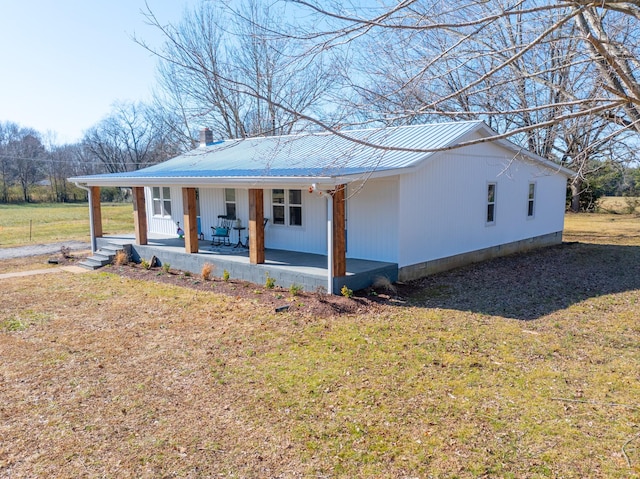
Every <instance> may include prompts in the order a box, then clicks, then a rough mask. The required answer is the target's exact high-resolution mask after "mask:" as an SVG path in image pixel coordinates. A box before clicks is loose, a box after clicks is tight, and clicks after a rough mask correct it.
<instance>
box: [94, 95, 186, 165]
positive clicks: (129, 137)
mask: <svg viewBox="0 0 640 479" xmlns="http://www.w3.org/2000/svg"><path fill="white" fill-rule="evenodd" d="M149 114H150V110H148V108H147V106H145V105H144V104H141V103H138V104H134V103H119V104H116V105H115V106H114V108H113V111H112V113H111V115H109V116H108V117H107V118H105V119H104V120H102V121H101V122H100V123H98V124H97V125H96V126H94V127H92V128H90V129H89V130H88V131H87V132H86V133H85V135H84V138H83V140H82V145H83V147H84V149H85V154H84V156H85V159H86V160H87V161H89V162H101V163H102V164H103V166H104V168H105V169H106V171H107V172H109V173H118V172H125V171H134V170H138V169H140V168H143V167H145V166H149V165H152V164H155V163H158V162H161V161H164V160H166V159H168V158H170V157H171V156H175V154H177V150H176V148H175V147H174V145H173V144H171V143H170V142H167V141H166V137H165V134H164V130H163V129H162V127H163V125H157V124H156V123H155V122H154V121H153V116H150V115H149Z"/></svg>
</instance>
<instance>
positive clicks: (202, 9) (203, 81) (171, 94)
mask: <svg viewBox="0 0 640 479" xmlns="http://www.w3.org/2000/svg"><path fill="white" fill-rule="evenodd" d="M235 4H236V5H239V6H238V8H237V9H231V7H230V6H228V5H227V6H221V5H216V4H214V3H213V2H203V3H201V4H200V5H199V6H198V7H197V8H196V9H194V10H193V11H192V12H191V13H189V14H187V15H186V16H185V18H184V19H183V21H182V23H180V24H179V25H177V26H170V25H169V26H165V25H162V24H160V22H159V21H158V19H157V18H156V17H155V16H154V15H153V13H152V12H151V11H149V12H148V13H147V18H148V21H149V23H150V24H151V25H153V26H155V27H156V28H158V29H159V30H160V31H161V32H162V33H163V34H164V37H165V44H164V46H163V47H162V48H161V49H154V48H151V47H150V46H149V45H147V44H145V43H144V42H142V41H139V43H140V44H141V45H143V46H145V48H148V49H149V50H151V51H152V52H153V53H155V54H156V55H158V56H159V58H160V59H161V63H160V67H159V75H160V86H161V90H160V91H159V92H158V94H157V101H156V102H157V103H158V104H159V105H161V106H162V109H163V110H164V111H165V113H166V112H167V110H169V111H172V112H173V113H174V114H173V115H166V116H167V117H169V118H171V120H170V121H169V122H168V123H169V124H171V125H174V126H176V127H178V128H179V129H180V131H181V132H182V137H183V138H186V137H187V136H190V137H193V133H194V130H197V129H198V128H199V127H200V126H202V125H208V126H209V127H210V128H211V129H212V130H213V131H214V133H215V134H216V135H217V136H218V137H220V138H244V137H249V136H256V135H276V134H287V133H290V132H292V131H295V130H296V129H301V128H302V126H303V123H302V122H301V120H302V119H303V118H304V116H305V115H312V114H314V113H315V114H320V108H319V105H320V103H321V101H322V98H323V97H324V95H325V94H326V93H327V91H329V90H330V88H331V84H332V78H333V73H332V72H331V71H329V69H328V68H327V67H326V66H325V63H323V62H322V61H319V59H317V58H307V59H302V57H301V56H300V53H301V51H300V50H299V48H298V42H296V41H295V40H293V39H290V38H286V37H283V36H281V35H278V34H275V33H274V32H275V31H276V29H277V26H278V25H279V23H280V19H281V17H282V15H283V12H282V11H281V10H279V9H276V8H275V7H273V6H268V5H267V4H266V2H259V1H258V0H247V1H244V2H235ZM283 105H286V108H283V107H282V106H283ZM194 125H195V127H194ZM185 143H186V142H183V144H185Z"/></svg>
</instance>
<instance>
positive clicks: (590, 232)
mask: <svg viewBox="0 0 640 479" xmlns="http://www.w3.org/2000/svg"><path fill="white" fill-rule="evenodd" d="M564 224H565V232H564V236H563V240H564V241H579V242H581V243H596V244H615V245H632V246H640V217H639V216H636V215H611V214H604V213H580V214H567V215H566V216H565V220H564Z"/></svg>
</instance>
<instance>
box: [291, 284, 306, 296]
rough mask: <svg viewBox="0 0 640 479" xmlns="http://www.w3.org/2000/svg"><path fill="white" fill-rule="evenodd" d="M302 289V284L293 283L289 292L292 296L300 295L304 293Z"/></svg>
mask: <svg viewBox="0 0 640 479" xmlns="http://www.w3.org/2000/svg"><path fill="white" fill-rule="evenodd" d="M302 291H303V289H302V286H301V285H299V284H295V283H293V284H292V285H291V286H289V293H290V294H291V296H298V295H299V294H300V293H302Z"/></svg>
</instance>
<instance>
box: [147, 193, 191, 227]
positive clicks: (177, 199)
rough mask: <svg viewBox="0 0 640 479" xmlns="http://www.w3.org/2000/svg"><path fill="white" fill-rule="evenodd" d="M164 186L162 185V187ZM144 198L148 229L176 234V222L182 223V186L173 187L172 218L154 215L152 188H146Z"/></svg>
mask: <svg viewBox="0 0 640 479" xmlns="http://www.w3.org/2000/svg"><path fill="white" fill-rule="evenodd" d="M161 188H162V187H161ZM144 200H145V206H146V212H147V229H148V231H149V233H155V234H160V235H167V236H176V232H177V226H176V222H178V221H179V222H180V226H182V227H184V225H183V224H182V188H180V187H176V186H172V187H171V218H164V217H160V216H154V215H153V197H152V191H151V188H145V189H144Z"/></svg>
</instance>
